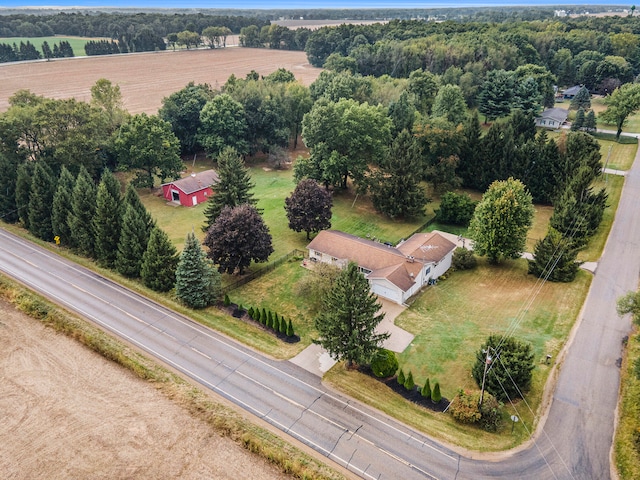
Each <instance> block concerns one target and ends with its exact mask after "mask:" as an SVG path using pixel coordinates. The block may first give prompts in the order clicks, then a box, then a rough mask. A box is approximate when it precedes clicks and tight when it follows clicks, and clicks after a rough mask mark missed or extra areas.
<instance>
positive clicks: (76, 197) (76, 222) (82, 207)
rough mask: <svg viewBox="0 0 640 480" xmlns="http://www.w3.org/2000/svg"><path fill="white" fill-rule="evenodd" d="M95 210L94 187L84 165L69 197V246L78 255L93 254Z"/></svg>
mask: <svg viewBox="0 0 640 480" xmlns="http://www.w3.org/2000/svg"><path fill="white" fill-rule="evenodd" d="M95 210H96V186H95V184H94V183H93V180H92V179H91V177H90V176H89V173H88V172H87V169H86V168H84V165H83V166H81V167H80V172H79V173H78V177H77V178H76V183H75V185H74V187H73V192H72V195H71V212H70V213H69V217H68V220H69V229H70V231H71V244H72V245H73V247H74V248H75V249H76V250H77V251H78V253H79V254H81V255H85V256H87V257H91V256H93V254H94V247H95V232H94V230H93V216H94V214H95Z"/></svg>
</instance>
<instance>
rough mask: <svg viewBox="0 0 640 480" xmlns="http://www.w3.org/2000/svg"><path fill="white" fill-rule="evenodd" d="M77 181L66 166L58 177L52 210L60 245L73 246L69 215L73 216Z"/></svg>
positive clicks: (54, 233) (55, 233)
mask: <svg viewBox="0 0 640 480" xmlns="http://www.w3.org/2000/svg"><path fill="white" fill-rule="evenodd" d="M75 184H76V179H75V178H73V175H72V174H71V172H69V170H67V167H65V166H64V165H63V166H62V169H61V170H60V176H59V177H58V186H57V188H56V193H55V194H54V195H53V205H52V208H51V227H52V231H53V236H54V237H58V238H59V241H60V244H61V245H65V246H68V247H70V246H73V245H72V242H73V237H72V235H71V228H70V227H69V215H70V214H71V204H72V199H73V187H74V186H75Z"/></svg>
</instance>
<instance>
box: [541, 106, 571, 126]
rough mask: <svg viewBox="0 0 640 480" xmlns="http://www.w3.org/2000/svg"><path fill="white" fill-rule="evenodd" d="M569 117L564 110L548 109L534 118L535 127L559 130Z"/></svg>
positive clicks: (567, 112)
mask: <svg viewBox="0 0 640 480" xmlns="http://www.w3.org/2000/svg"><path fill="white" fill-rule="evenodd" d="M568 116H569V111H568V110H565V109H564V108H548V109H547V110H545V111H544V112H542V113H541V114H540V116H538V117H537V118H536V127H544V128H560V127H561V126H562V125H563V124H564V123H565V122H566V121H567V117H568Z"/></svg>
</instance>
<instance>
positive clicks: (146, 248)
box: [9, 161, 178, 292]
mask: <svg viewBox="0 0 640 480" xmlns="http://www.w3.org/2000/svg"><path fill="white" fill-rule="evenodd" d="M15 198H16V206H17V217H16V218H15V219H13V220H20V221H21V222H22V224H23V225H24V226H25V228H27V229H28V230H29V231H30V232H31V233H32V234H33V235H34V236H36V237H38V238H40V239H42V240H45V241H48V242H50V241H54V240H55V241H56V243H58V244H60V245H63V246H65V247H68V248H70V249H71V250H73V251H74V252H76V253H77V254H79V255H82V256H85V257H88V258H92V259H94V260H96V262H97V263H98V265H100V266H102V267H106V268H111V269H114V270H116V271H118V272H119V273H120V274H121V275H124V276H125V277H129V278H141V279H142V281H143V282H144V284H145V285H146V286H147V287H149V288H152V289H153V290H156V291H161V292H165V291H168V290H171V289H172V288H173V286H174V283H175V271H176V266H177V262H178V256H177V252H176V249H175V247H174V246H173V244H172V243H171V241H170V240H169V237H168V236H167V234H166V233H165V232H164V231H162V230H160V229H159V228H158V227H157V226H156V224H155V222H154V221H153V219H152V218H151V215H150V214H149V212H148V211H147V210H146V208H145V207H144V205H143V204H142V202H141V201H140V198H139V197H138V194H137V192H136V190H135V189H134V188H133V187H132V186H129V187H128V188H127V190H126V193H125V195H124V196H122V195H121V188H120V183H119V182H118V180H117V179H116V178H115V177H114V176H113V174H112V173H111V172H110V171H109V170H105V171H104V173H103V174H102V177H101V179H100V183H99V184H98V185H97V187H96V184H95V182H94V180H93V179H92V178H91V176H90V175H89V173H88V172H87V170H86V169H85V168H84V166H81V167H80V169H79V173H78V175H77V177H74V176H73V174H72V173H71V172H70V171H69V170H68V169H67V168H66V167H64V166H63V167H62V168H61V170H60V175H58V176H56V175H55V174H54V173H53V172H52V170H51V168H50V167H49V165H48V164H47V163H46V162H44V161H36V162H25V163H22V164H20V166H19V167H18V168H17V172H16V184H15ZM9 220H12V219H9Z"/></svg>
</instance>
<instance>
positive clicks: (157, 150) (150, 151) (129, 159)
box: [114, 113, 183, 188]
mask: <svg viewBox="0 0 640 480" xmlns="http://www.w3.org/2000/svg"><path fill="white" fill-rule="evenodd" d="M114 148H115V151H116V155H117V157H118V168H120V169H122V170H129V169H133V170H135V171H136V177H135V179H134V180H133V182H134V185H135V186H137V187H146V188H153V185H154V183H155V182H154V177H156V176H157V177H159V179H160V183H164V181H165V179H167V178H169V179H172V180H173V179H175V178H179V177H180V170H182V168H183V165H182V160H181V159H180V141H179V140H178V138H177V137H176V136H175V135H174V134H173V132H172V131H171V125H170V124H169V123H168V122H165V121H164V120H162V119H161V118H160V117H158V116H157V115H151V116H148V115H147V114H146V113H141V114H138V115H134V116H133V117H132V119H131V120H130V121H129V122H127V123H125V124H124V125H122V127H120V130H119V133H118V134H117V136H116V137H115V140H114Z"/></svg>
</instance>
